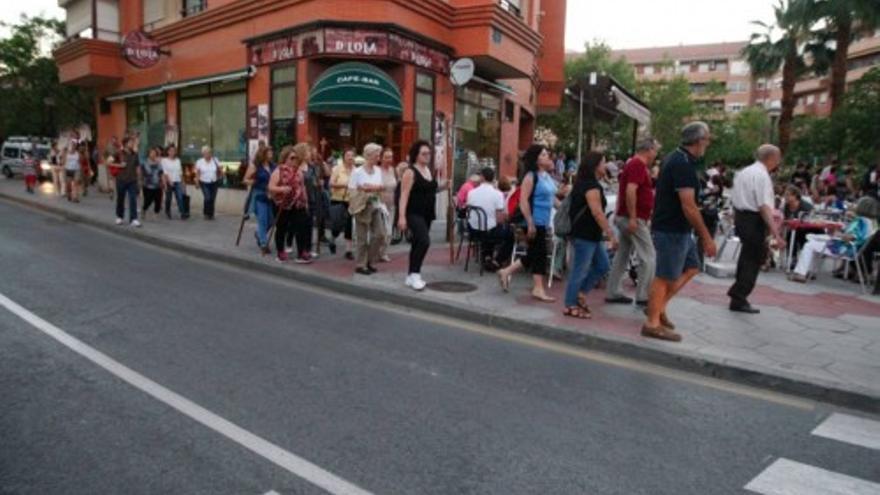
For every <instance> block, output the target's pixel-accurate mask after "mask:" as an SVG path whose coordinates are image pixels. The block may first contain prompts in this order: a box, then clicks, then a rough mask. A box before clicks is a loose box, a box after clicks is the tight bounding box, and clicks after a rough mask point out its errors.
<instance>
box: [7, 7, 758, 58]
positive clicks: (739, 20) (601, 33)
mask: <svg viewBox="0 0 880 495" xmlns="http://www.w3.org/2000/svg"><path fill="white" fill-rule="evenodd" d="M2 1H3V3H4V4H7V5H5V6H4V7H3V8H2V9H0V21H5V22H15V21H17V20H18V18H19V16H20V15H21V14H22V13H26V14H28V15H31V16H33V15H38V14H48V15H51V16H56V17H59V18H62V17H63V16H64V11H63V10H62V9H60V8H59V7H58V0H2ZM8 4H13V5H15V6H14V7H11V8H10V6H9V5H8ZM16 4H17V5H16ZM773 4H774V1H773V0H696V1H695V0H568V16H567V17H568V19H567V20H566V21H567V26H566V36H565V47H566V48H567V49H569V50H580V49H582V48H583V46H584V43H585V42H587V41H592V40H594V39H600V40H604V41H605V42H606V43H608V44H609V45H611V47H612V48H642V47H650V46H667V45H678V44H682V43H684V44H693V43H713V42H722V41H740V40H746V39H748V37H749V35H750V34H751V33H752V32H753V31H754V28H753V26H751V25H750V22H751V21H753V20H763V21H767V22H769V21H770V20H771V16H772V14H773Z"/></svg>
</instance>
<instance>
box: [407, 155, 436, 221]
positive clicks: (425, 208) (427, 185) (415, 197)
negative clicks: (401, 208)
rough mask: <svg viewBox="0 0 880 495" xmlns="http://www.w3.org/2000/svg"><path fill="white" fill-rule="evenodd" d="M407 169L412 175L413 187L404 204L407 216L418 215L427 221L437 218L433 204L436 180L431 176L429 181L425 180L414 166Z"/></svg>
mask: <svg viewBox="0 0 880 495" xmlns="http://www.w3.org/2000/svg"><path fill="white" fill-rule="evenodd" d="M409 169H410V170H412V173H413V185H412V189H411V190H410V192H409V202H408V203H407V204H406V214H407V215H418V216H420V217H423V218H424V219H425V220H427V221H429V222H430V221H433V220H434V219H435V218H437V215H436V213H435V212H434V204H435V203H436V201H437V178H436V177H434V176H433V174H431V180H428V179H426V178H425V176H424V175H422V173H421V172H419V171H418V170H417V169H416V168H415V167H414V166H412V165H410V166H409Z"/></svg>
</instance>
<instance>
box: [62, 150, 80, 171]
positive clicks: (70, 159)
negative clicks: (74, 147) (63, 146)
mask: <svg viewBox="0 0 880 495" xmlns="http://www.w3.org/2000/svg"><path fill="white" fill-rule="evenodd" d="M64 169H65V170H70V171H71V172H73V171H77V170H79V153H78V152H73V153H67V154H66V155H65V159H64Z"/></svg>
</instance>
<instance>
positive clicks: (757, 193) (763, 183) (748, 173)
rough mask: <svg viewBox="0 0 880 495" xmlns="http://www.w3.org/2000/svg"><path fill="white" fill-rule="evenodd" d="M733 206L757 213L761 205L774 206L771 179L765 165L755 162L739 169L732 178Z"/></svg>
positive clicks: (774, 200) (774, 196)
mask: <svg viewBox="0 0 880 495" xmlns="http://www.w3.org/2000/svg"><path fill="white" fill-rule="evenodd" d="M731 197H732V199H733V207H734V208H735V209H737V210H744V211H751V212H755V213H758V212H760V210H761V207H762V206H767V207H768V208H770V209H774V208H775V207H776V195H775V194H774V193H773V179H771V178H770V173H769V172H767V167H765V166H764V164H763V163H761V162H755V163H753V164H751V165H749V166H748V167H746V168H744V169H742V170H740V171H739V172H738V173H737V174H736V176H735V177H734V178H733V194H732V195H731Z"/></svg>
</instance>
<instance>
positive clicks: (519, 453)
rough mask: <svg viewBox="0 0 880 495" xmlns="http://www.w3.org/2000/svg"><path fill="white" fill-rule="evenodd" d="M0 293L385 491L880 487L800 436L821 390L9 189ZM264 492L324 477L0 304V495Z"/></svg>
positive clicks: (875, 471) (812, 423) (836, 453)
mask: <svg viewBox="0 0 880 495" xmlns="http://www.w3.org/2000/svg"><path fill="white" fill-rule="evenodd" d="M0 294H2V295H4V296H6V297H7V298H9V299H10V300H12V301H15V302H17V303H18V304H20V305H21V306H23V307H25V308H27V310H29V311H31V312H33V313H34V314H36V315H38V316H40V317H41V318H43V319H45V320H47V321H48V322H51V323H52V324H53V325H55V326H57V327H58V328H60V329H61V330H63V331H64V332H67V333H68V334H70V335H72V336H73V337H75V338H77V339H79V340H81V341H82V342H84V343H85V344H87V345H89V346H91V347H93V348H95V349H97V350H99V351H100V352H102V353H105V354H106V355H108V356H110V357H112V358H113V359H115V360H116V361H118V362H119V363H122V364H124V365H125V366H127V367H129V368H131V369H132V370H134V371H136V372H138V373H140V374H142V375H143V376H145V377H147V378H149V379H151V380H153V381H155V382H156V383H158V384H161V385H162V386H164V387H167V388H168V389H170V390H171V391H173V392H175V393H177V394H179V395H180V396H183V397H185V398H187V399H189V400H190V401H192V402H194V403H195V404H198V405H200V406H202V407H203V408H205V409H207V410H209V411H211V412H212V413H214V414H216V415H218V416H220V417H222V418H224V419H225V420H227V421H229V422H231V423H233V424H235V425H237V426H238V427H241V428H243V429H244V430H247V431H248V432H250V433H251V434H253V435H256V436H258V437H260V438H262V439H265V440H266V441H269V442H272V443H273V444H275V445H277V446H278V447H281V448H282V449H285V450H286V451H288V452H290V453H292V454H295V455H296V456H300V457H302V458H304V459H306V460H308V461H311V462H312V463H314V464H315V465H317V466H320V467H321V468H323V469H324V470H326V471H327V472H329V473H333V474H334V475H336V476H338V477H340V478H342V479H344V480H347V481H348V482H350V483H352V484H354V485H356V486H358V487H360V488H361V489H363V490H366V491H369V492H372V493H376V494H380V493H381V494H411V493H419V494H421V493H425V494H459V493H498V494H526V493H529V494H531V493H541V494H567V493H572V494H651V495H656V494H676V495H683V494H699V495H706V494H716V493H717V494H728V493H748V492H746V491H744V489H743V487H744V486H745V485H746V484H748V483H749V482H750V481H751V480H753V479H754V478H755V477H757V476H759V475H760V474H761V473H762V472H763V471H764V470H765V469H766V468H767V467H768V465H770V464H771V463H773V462H774V461H775V460H778V459H790V460H794V461H797V462H799V463H803V464H806V465H810V466H815V467H819V468H822V469H825V470H828V471H832V472H835V473H842V474H844V475H848V476H851V477H854V478H858V479H860V480H863V481H864V482H865V483H868V484H867V485H865V486H868V488H869V489H871V487H872V486H876V487H880V485H873V483H880V451H878V450H876V449H870V448H866V447H864V446H859V445H853V444H851V443H844V442H841V441H837V440H832V439H828V438H822V437H818V436H816V435H811V432H812V431H813V429H814V428H815V427H816V426H817V425H819V424H821V423H823V421H825V419H826V418H827V417H828V415H829V414H830V413H831V412H832V410H831V409H830V408H827V407H824V406H817V405H815V404H811V403H807V402H803V401H799V400H789V399H788V398H785V397H781V396H778V397H777V396H775V395H773V394H769V393H764V392H760V391H754V390H751V389H744V388H743V387H727V386H726V385H724V384H723V383H718V382H714V381H712V380H708V379H704V378H700V377H696V376H690V375H688V376H686V377H685V378H684V379H682V376H681V374H680V373H678V374H677V373H665V372H654V371H651V370H650V369H648V370H647V371H646V370H645V369H640V368H639V367H638V366H637V365H636V366H633V365H631V364H630V363H628V362H627V361H625V360H619V359H615V358H608V359H604V358H600V359H594V358H593V357H591V356H590V354H589V353H583V352H580V351H574V350H571V351H566V350H565V349H564V348H561V347H559V346H554V345H542V344H540V343H539V342H538V341H533V340H532V339H526V338H521V339H514V338H507V337H505V336H504V334H502V333H500V332H498V333H497V334H496V332H493V331H491V329H481V328H479V327H471V326H462V325H457V324H455V323H454V322H452V321H446V320H443V319H438V318H431V317H427V316H425V315H421V314H415V313H412V314H410V313H409V312H407V311H406V310H405V308H393V307H387V306H385V305H382V304H378V303H372V302H369V301H357V300H353V299H351V298H343V297H338V296H336V295H333V294H328V293H326V292H322V291H314V290H311V289H309V288H307V287H302V286H297V285H295V284H292V283H289V282H285V281H280V280H275V279H273V278H271V277H265V276H255V275H252V274H249V273H245V272H242V271H239V270H233V269H228V268H225V267H223V266H220V265H218V264H213V263H210V262H206V261H205V260H199V259H194V258H191V257H188V256H184V255H178V254H176V253H173V252H170V251H166V250H160V249H157V248H153V247H150V246H146V245H143V244H140V243H137V242H134V241H130V240H127V239H123V238H120V237H118V236H113V235H110V234H106V233H102V232H99V231H97V230H93V229H90V228H86V227H83V226H80V225H76V224H71V223H68V222H65V221H63V220H60V219H57V218H55V217H50V216H46V215H44V214H41V213H36V212H32V211H30V210H26V209H22V208H19V207H15V206H11V205H10V204H7V203H4V202H0ZM873 419H875V420H876V419H877V418H873ZM271 491H275V492H276V493H278V494H281V495H287V494H300V493H326V492H325V491H323V490H321V489H319V488H317V487H316V486H315V485H314V484H312V483H309V482H307V481H305V480H304V479H303V478H301V477H300V476H298V475H297V474H294V473H293V472H291V471H290V470H287V469H284V468H282V467H280V466H279V465H277V464H274V463H272V462H270V460H268V459H267V458H265V457H263V456H261V455H259V454H258V453H256V452H254V451H252V450H248V449H247V448H245V446H244V445H242V444H241V443H238V442H236V441H233V440H231V439H230V438H227V437H225V436H223V435H221V434H220V433H218V431H216V430H215V429H212V428H209V427H207V426H205V425H204V424H201V423H199V422H197V421H195V420H193V419H192V418H191V417H188V416H185V415H184V414H181V413H180V412H178V411H177V410H175V409H173V408H172V407H169V405H168V404H166V403H163V402H161V401H159V400H156V399H155V398H154V397H151V396H149V395H147V394H145V393H144V392H143V391H141V390H138V389H137V388H135V387H133V386H131V385H129V384H128V383H126V382H124V381H123V380H121V379H120V378H119V377H117V376H115V375H113V374H112V373H110V372H108V371H107V370H105V369H102V368H100V367H98V366H96V365H95V364H94V363H92V362H91V361H89V360H87V359H85V358H84V357H82V356H80V355H78V354H76V353H74V352H73V351H71V350H70V349H69V348H67V347H65V346H63V345H62V344H60V343H59V342H58V341H57V340H55V339H53V338H51V337H49V336H48V335H46V334H45V333H42V332H41V331H39V330H37V329H36V328H35V327H34V326H32V325H31V324H29V323H27V322H25V321H24V320H22V319H21V318H19V317H18V316H16V315H14V314H12V313H11V312H9V311H7V310H5V309H3V308H2V307H0V493H2V494H13V493H14V494H30V493H33V494H47V493H51V494H55V493H63V494H116V493H119V494H140V493H144V494H165V493H175V494H178V493H179V494H201V493H204V494H227V493H228V494H257V495H262V494H265V493H269V492H271ZM842 493H850V492H842ZM852 493H861V492H852ZM864 493H874V492H871V491H868V492H864Z"/></svg>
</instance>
